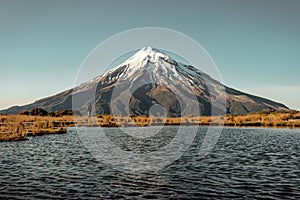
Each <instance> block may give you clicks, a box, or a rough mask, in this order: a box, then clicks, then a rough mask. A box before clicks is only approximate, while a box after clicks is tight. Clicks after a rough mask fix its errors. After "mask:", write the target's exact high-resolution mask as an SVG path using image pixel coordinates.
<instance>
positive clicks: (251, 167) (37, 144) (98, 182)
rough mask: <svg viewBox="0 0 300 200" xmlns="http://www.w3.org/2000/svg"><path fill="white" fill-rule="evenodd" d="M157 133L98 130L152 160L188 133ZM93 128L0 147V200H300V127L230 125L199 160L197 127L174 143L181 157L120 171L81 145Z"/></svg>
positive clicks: (202, 132) (200, 139)
mask: <svg viewBox="0 0 300 200" xmlns="http://www.w3.org/2000/svg"><path fill="white" fill-rule="evenodd" d="M157 128H158V127H146V128H131V129H128V130H130V132H131V133H136V135H128V134H124V133H123V134H122V130H121V129H118V128H102V129H101V132H102V134H104V135H105V136H106V139H109V140H111V141H113V144H114V145H115V146H118V147H119V150H120V149H121V150H122V152H123V153H124V156H125V158H126V155H125V154H126V153H128V154H130V153H132V152H133V153H135V154H132V155H138V154H142V155H145V156H143V158H147V155H150V154H151V153H152V152H158V151H159V150H160V149H162V148H163V147H164V146H166V145H167V144H168V143H171V142H172V141H173V139H174V138H175V137H176V134H178V131H179V130H180V133H181V134H182V133H183V134H182V138H179V139H185V138H184V135H185V132H186V133H187V134H188V133H189V131H190V130H191V127H181V129H179V128H178V127H171V126H166V127H162V128H161V129H160V132H158V133H157V134H155V135H150V134H149V137H148V136H147V137H144V136H143V134H141V133H145V134H146V135H147V134H148V133H150V132H151V130H154V129H157ZM96 129H97V128H96ZM91 130H92V128H86V129H84V128H83V129H81V130H80V132H81V133H80V132H78V131H76V129H75V128H70V129H69V130H68V133H67V134H64V135H47V136H40V137H32V138H29V140H28V141H20V142H7V143H0V154H1V160H0V199H12V198H14V199H51V198H52V199H66V198H67V199H76V198H80V199H105V198H110V199H111V198H120V199H135V198H136V199H170V198H171V199H177V198H180V199H212V198H213V199H233V198H238V199H299V198H300V129H264V128H230V127H225V128H224V129H223V130H222V133H221V135H220V138H219V139H218V141H217V143H216V144H215V145H214V146H213V148H212V149H211V150H210V151H209V152H208V154H207V155H206V156H205V157H203V156H202V157H201V156H199V149H200V148H201V145H202V142H203V141H204V138H205V135H206V131H207V127H199V129H198V130H197V132H196V133H195V135H194V136H193V137H192V139H193V140H192V141H190V140H185V141H187V142H186V144H185V142H182V143H178V142H177V143H176V142H175V143H172V145H171V146H169V147H168V148H171V150H172V152H176V154H177V157H178V159H177V160H172V159H173V158H172V159H171V158H170V159H169V160H171V161H172V162H170V163H166V165H165V166H163V168H161V169H158V170H155V171H151V170H150V171H148V170H146V171H143V170H141V171H134V170H133V171H130V170H128V171H126V169H127V168H119V167H120V166H118V165H117V164H116V163H109V162H110V161H111V160H113V156H114V155H113V154H112V152H111V151H108V152H106V153H105V155H103V157H102V156H99V154H97V155H98V157H97V155H96V156H95V154H93V152H91V151H92V149H93V148H90V147H91V146H87V145H86V141H84V140H83V139H82V134H83V132H84V133H85V132H86V133H88V132H90V131H91ZM94 132H96V133H97V131H94ZM155 133H156V132H155ZM149 138H150V139H149ZM98 142H99V141H98ZM188 142H191V143H190V144H189V145H188ZM95 144H99V143H96V142H95ZM95 144H94V145H95ZM101 145H102V144H101ZM180 145H181V146H183V148H181V147H180ZM180 148H181V150H182V151H181V152H180V153H178V152H177V150H178V149H180ZM104 150H105V149H104ZM183 150H184V151H183ZM102 151H103V149H102ZM162 154H163V153H162ZM181 154H182V155H181ZM110 155H111V158H112V159H110V157H109V156H110ZM130 155H131V154H130ZM166 155H168V154H166ZM103 158H105V159H106V160H102V161H101V159H103ZM128 159H129V158H128ZM130 159H134V158H130ZM147 159H148V158H147ZM147 159H146V160H144V162H146V161H147ZM149 159H151V158H150V156H149ZM163 159H165V157H163ZM167 160H168V158H167ZM163 161H164V160H162V162H159V161H156V162H158V163H157V165H156V166H159V167H161V166H160V165H159V164H160V163H163ZM137 163H138V162H135V163H134V164H135V165H134V168H130V167H132V166H131V165H128V166H127V167H128V169H143V168H145V169H146V166H147V163H146V164H139V163H138V164H137ZM129 164H132V163H129ZM148 164H149V163H148ZM119 165H126V163H125V164H124V163H121V164H120V163H119ZM150 165H151V163H150ZM121 167H122V166H121ZM123 167H124V166H123ZM120 169H123V170H120Z"/></svg>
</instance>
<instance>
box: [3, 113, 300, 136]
mask: <svg viewBox="0 0 300 200" xmlns="http://www.w3.org/2000/svg"><path fill="white" fill-rule="evenodd" d="M159 125H170V126H174V125H199V126H208V125H215V126H223V125H224V126H255V127H288V128H299V127H300V112H297V111H290V112H272V113H252V114H248V115H238V116H234V115H226V116H213V117H208V116H207V117H206V116H200V117H195V116H188V117H181V118H180V117H178V118H161V117H146V116H125V117H124V116H112V115H98V116H93V117H92V118H87V117H82V116H61V117H49V116H25V115H2V116H0V141H18V140H26V139H27V136H39V135H46V134H63V133H66V128H67V127H72V126H95V127H99V126H100V127H130V126H159Z"/></svg>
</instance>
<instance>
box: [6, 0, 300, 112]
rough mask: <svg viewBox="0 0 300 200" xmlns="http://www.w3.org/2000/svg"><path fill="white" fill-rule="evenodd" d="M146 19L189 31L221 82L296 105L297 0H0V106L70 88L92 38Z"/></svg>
mask: <svg viewBox="0 0 300 200" xmlns="http://www.w3.org/2000/svg"><path fill="white" fill-rule="evenodd" d="M149 26H152V27H165V28H170V29H174V30H177V31H180V32H182V33H184V34H186V35H188V36H190V37H192V38H194V39H195V40H196V41H197V42H199V43H200V44H201V45H202V46H203V47H204V48H205V49H206V50H207V51H208V53H209V54H210V56H211V57H212V58H213V60H214V61H215V62H216V64H217V66H218V68H219V70H220V72H221V75H222V78H223V81H224V83H225V84H226V85H228V86H230V87H233V88H236V89H239V90H242V91H246V92H251V93H252V94H256V95H260V96H263V97H267V98H270V99H273V100H276V101H280V102H282V103H284V104H286V105H287V106H289V107H291V108H294V109H298V110H300V103H299V100H300V81H299V80H300V79H299V74H300V57H299V55H300V1H298V0H218V1H216V0H207V1H196V0H195V1H184V0H181V1H162V0H152V1H144V0H137V1H130V0H128V1H121V0H119V1H116V0H107V1H100V0H99V1H84V0H82V1H75V0H72V1H67V0H59V1H56V0H51V1H40V0H36V1H33V0H26V1H22V0H19V1H16V0H0V67H1V73H0V91H1V98H0V109H1V108H7V107H10V106H12V105H15V104H20V105H22V104H24V103H28V102H32V101H34V100H36V99H39V98H42V97H46V96H49V95H52V94H55V93H57V92H60V91H63V90H65V89H67V88H71V87H72V86H73V83H74V80H75V77H76V73H77V70H78V69H79V66H80V64H81V63H82V61H83V59H84V58H85V57H86V56H87V55H88V53H89V52H90V51H91V50H92V49H93V48H94V47H95V46H96V45H97V44H99V43H100V42H102V41H103V40H105V39H107V38H108V37H110V36H112V35H114V34H117V33H119V32H121V31H125V30H128V29H132V28H138V27H149Z"/></svg>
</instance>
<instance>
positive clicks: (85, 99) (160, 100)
mask: <svg viewBox="0 0 300 200" xmlns="http://www.w3.org/2000/svg"><path fill="white" fill-rule="evenodd" d="M89 102H91V103H92V104H93V108H94V110H93V112H94V113H96V114H112V113H113V114H118V115H129V114H132V115H150V114H151V115H166V116H171V117H176V116H185V115H191V114H192V115H195V114H198V115H199V114H200V115H224V114H247V113H250V112H259V111H262V110H287V109H288V107H286V106H285V105H283V104H281V103H277V102H274V101H271V100H268V99H265V98H261V97H258V96H254V95H251V94H247V93H244V92H241V91H238V90H235V89H233V88H230V87H227V86H225V85H223V84H222V83H220V82H219V81H217V80H214V79H213V78H211V77H210V76H209V75H207V74H206V73H204V72H202V71H200V70H199V69H197V68H195V67H193V66H190V65H185V64H182V63H179V62H177V61H175V60H174V59H172V58H171V57H169V56H167V55H166V54H164V53H162V52H160V51H159V50H157V49H154V48H151V47H146V48H142V49H141V50H139V51H138V52H137V53H135V54H134V55H133V56H132V57H130V58H129V59H128V60H126V61H125V62H123V63H122V64H120V65H118V66H116V67H115V68H113V69H111V70H110V71H108V72H106V73H104V74H102V75H100V76H98V77H96V78H94V79H93V80H91V81H89V82H86V83H83V84H81V85H79V86H77V87H75V88H73V89H69V90H66V91H64V92H61V93H59V94H56V95H54V96H51V97H47V98H44V99H40V100H37V101H35V102H34V103H31V104H28V105H25V106H14V107H11V108H9V109H6V110H2V111H0V112H1V113H7V114H17V113H19V112H21V111H23V110H31V109H33V108H36V107H39V108H43V109H46V110H48V111H52V112H56V111H59V110H62V109H73V110H77V111H80V112H81V113H82V114H85V112H86V111H85V108H86V106H87V104H88V103H89Z"/></svg>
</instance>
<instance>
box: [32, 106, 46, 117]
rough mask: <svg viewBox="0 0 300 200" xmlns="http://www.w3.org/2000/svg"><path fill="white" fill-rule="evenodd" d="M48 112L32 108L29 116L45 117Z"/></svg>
mask: <svg viewBox="0 0 300 200" xmlns="http://www.w3.org/2000/svg"><path fill="white" fill-rule="evenodd" d="M47 114H48V111H47V110H44V109H42V108H34V109H32V110H31V111H30V115H33V116H47Z"/></svg>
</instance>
